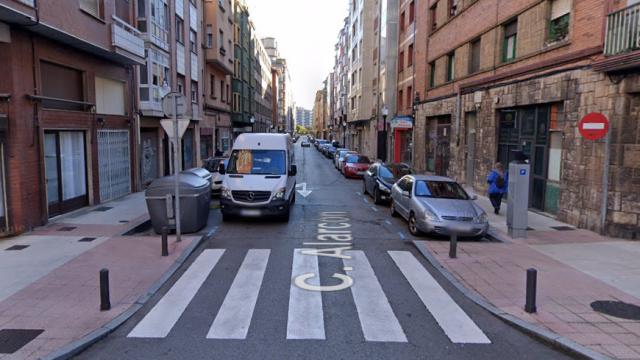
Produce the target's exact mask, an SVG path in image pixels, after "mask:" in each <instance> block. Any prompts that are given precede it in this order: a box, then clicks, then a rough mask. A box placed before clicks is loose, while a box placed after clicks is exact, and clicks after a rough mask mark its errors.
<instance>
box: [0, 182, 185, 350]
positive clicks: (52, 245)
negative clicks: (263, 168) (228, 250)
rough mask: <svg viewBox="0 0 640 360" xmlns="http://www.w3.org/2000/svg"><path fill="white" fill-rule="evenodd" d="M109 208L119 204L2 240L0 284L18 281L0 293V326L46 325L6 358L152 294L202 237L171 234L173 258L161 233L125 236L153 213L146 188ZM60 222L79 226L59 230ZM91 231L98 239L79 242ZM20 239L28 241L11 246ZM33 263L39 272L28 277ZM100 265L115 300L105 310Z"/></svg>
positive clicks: (97, 322) (65, 339)
mask: <svg viewBox="0 0 640 360" xmlns="http://www.w3.org/2000/svg"><path fill="white" fill-rule="evenodd" d="M141 199H142V201H141ZM109 206H110V207H113V209H111V210H108V211H106V212H102V211H98V212H99V214H97V215H96V213H98V212H95V211H87V212H85V213H81V214H76V216H74V217H73V218H63V219H59V220H57V221H55V222H53V223H51V224H49V225H48V226H46V227H43V228H40V229H37V230H35V231H34V232H32V233H30V234H29V235H27V236H20V237H17V238H14V239H10V240H6V241H2V242H0V260H1V261H0V263H1V264H2V265H0V269H2V273H3V275H2V276H0V284H1V285H2V286H0V288H2V287H8V284H11V286H13V289H12V291H10V292H9V291H5V292H6V294H5V297H4V300H2V299H0V329H42V330H44V332H43V333H42V334H40V335H39V336H38V337H37V338H35V339H34V340H33V341H31V342H29V343H28V344H27V345H26V346H24V347H23V348H22V349H20V350H18V351H17V352H15V353H13V354H1V353H0V359H2V360H9V359H11V360H13V359H37V358H39V357H41V356H44V355H47V354H48V353H50V352H52V351H54V350H56V349H58V348H60V347H62V346H64V345H66V344H68V343H70V342H72V341H75V340H78V339H80V338H82V337H83V336H84V335H86V334H88V333H90V332H92V331H93V330H95V329H97V328H99V327H101V326H103V325H104V324H106V323H108V322H109V321H110V320H112V319H114V318H115V317H117V316H118V315H120V314H121V313H123V312H124V311H125V310H127V309H128V308H129V307H130V306H131V305H132V304H133V303H134V302H135V301H136V300H137V299H138V298H139V297H140V296H141V295H143V294H144V293H146V291H148V289H149V288H150V287H151V286H152V285H153V283H154V282H156V281H157V280H158V279H159V278H160V277H161V276H162V275H163V274H164V272H165V271H167V269H168V268H169V267H170V266H171V265H172V264H173V263H174V262H175V260H176V259H177V258H178V257H179V256H180V255H181V254H182V252H183V251H184V250H185V249H186V248H188V247H189V245H190V244H191V243H192V242H193V241H196V239H197V237H183V242H181V243H176V242H175V239H172V238H170V239H169V251H170V256H169V257H165V258H163V257H161V256H160V241H159V237H157V236H121V234H122V233H123V232H124V231H126V230H127V229H129V228H131V227H133V226H135V225H136V224H138V223H140V222H141V221H144V220H146V219H147V215H146V207H145V206H144V200H143V198H142V197H141V196H140V194H134V195H132V196H130V197H128V198H125V199H123V200H121V201H120V202H116V203H114V204H110V205H109ZM124 221H127V223H124ZM62 227H76V228H75V229H73V230H71V231H59V230H60V228H62ZM87 236H91V237H96V240H93V241H90V242H78V240H80V239H82V238H84V237H87ZM16 244H26V245H29V247H27V248H25V249H24V250H19V251H6V248H8V247H11V246H13V245H16ZM34 265H38V266H34ZM30 268H32V269H35V270H31V271H30V272H27V275H25V274H24V272H25V269H30ZM102 268H108V269H109V270H110V274H109V276H110V285H111V288H110V292H111V306H112V309H111V310H110V311H104V312H101V311H100V296H99V280H98V279H99V271H100V269H102Z"/></svg>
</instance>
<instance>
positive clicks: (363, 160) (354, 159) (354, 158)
mask: <svg viewBox="0 0 640 360" xmlns="http://www.w3.org/2000/svg"><path fill="white" fill-rule="evenodd" d="M347 162H348V163H352V164H368V163H370V162H371V161H369V158H368V157H366V156H361V155H349V156H347Z"/></svg>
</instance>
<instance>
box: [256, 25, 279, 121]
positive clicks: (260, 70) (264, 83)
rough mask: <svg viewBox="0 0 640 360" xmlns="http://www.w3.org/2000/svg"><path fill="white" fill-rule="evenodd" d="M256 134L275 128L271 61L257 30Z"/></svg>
mask: <svg viewBox="0 0 640 360" xmlns="http://www.w3.org/2000/svg"><path fill="white" fill-rule="evenodd" d="M251 43H252V52H251V56H252V62H251V65H252V72H253V79H252V82H253V83H252V87H253V90H254V94H253V97H254V99H253V100H254V106H253V108H254V109H255V110H254V116H253V131H254V132H270V131H271V129H272V126H273V99H274V97H273V96H274V95H273V93H274V91H273V76H272V70H271V59H270V58H269V54H268V53H267V50H266V49H265V47H264V46H263V44H262V40H261V39H260V37H258V36H257V32H256V30H255V29H252V31H251Z"/></svg>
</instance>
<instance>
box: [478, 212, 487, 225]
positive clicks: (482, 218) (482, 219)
mask: <svg viewBox="0 0 640 360" xmlns="http://www.w3.org/2000/svg"><path fill="white" fill-rule="evenodd" d="M477 220H478V223H479V224H484V223H486V222H487V221H489V217H488V216H487V213H485V212H483V213H482V214H480V215H478V218H477Z"/></svg>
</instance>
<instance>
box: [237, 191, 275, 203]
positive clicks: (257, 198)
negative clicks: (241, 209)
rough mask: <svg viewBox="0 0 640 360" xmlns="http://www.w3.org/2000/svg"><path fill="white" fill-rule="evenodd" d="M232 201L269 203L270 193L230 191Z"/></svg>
mask: <svg viewBox="0 0 640 360" xmlns="http://www.w3.org/2000/svg"><path fill="white" fill-rule="evenodd" d="M231 195H233V199H234V200H236V201H241V202H245V203H261V202H266V201H269V199H270V198H271V192H270V191H232V192H231Z"/></svg>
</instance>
